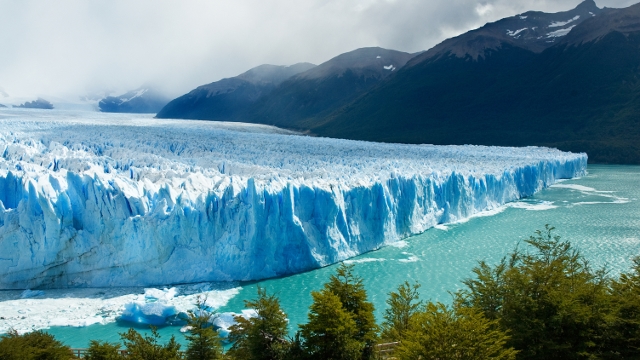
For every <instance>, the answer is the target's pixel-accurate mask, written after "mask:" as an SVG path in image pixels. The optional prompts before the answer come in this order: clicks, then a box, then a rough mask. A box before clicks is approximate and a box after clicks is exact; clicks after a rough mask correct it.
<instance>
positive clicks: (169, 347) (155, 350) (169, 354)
mask: <svg viewBox="0 0 640 360" xmlns="http://www.w3.org/2000/svg"><path fill="white" fill-rule="evenodd" d="M120 337H121V338H122V341H123V342H124V346H125V347H126V348H127V352H128V356H127V359H131V360H180V359H182V354H181V353H180V344H178V343H177V342H176V339H175V337H173V336H171V339H170V340H169V342H167V343H166V344H164V345H161V344H160V343H159V340H160V334H158V331H157V330H156V328H155V327H153V326H152V327H151V335H145V336H142V335H140V333H139V332H137V331H135V330H134V329H129V330H128V331H127V332H126V333H121V334H120Z"/></svg>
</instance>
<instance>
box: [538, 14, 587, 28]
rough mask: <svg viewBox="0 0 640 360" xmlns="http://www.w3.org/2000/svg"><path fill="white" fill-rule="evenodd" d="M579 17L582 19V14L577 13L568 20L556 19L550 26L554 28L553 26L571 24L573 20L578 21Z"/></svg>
mask: <svg viewBox="0 0 640 360" xmlns="http://www.w3.org/2000/svg"><path fill="white" fill-rule="evenodd" d="M590 14H593V13H590ZM578 19H580V15H576V16H574V17H573V18H571V19H569V20H567V21H554V22H552V23H551V24H550V25H549V27H550V28H552V27H562V26H565V25H569V24H571V23H572V22H574V21H576V20H578Z"/></svg>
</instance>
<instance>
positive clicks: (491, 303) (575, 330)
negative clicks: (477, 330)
mask: <svg viewBox="0 0 640 360" xmlns="http://www.w3.org/2000/svg"><path fill="white" fill-rule="evenodd" d="M553 230H554V229H553V228H552V227H549V226H547V227H546V228H545V230H544V231H537V232H536V234H535V235H534V236H532V237H530V238H529V239H528V240H527V241H526V243H527V244H528V245H529V246H530V247H529V248H528V249H530V250H531V251H521V250H519V249H516V250H515V251H514V252H513V253H512V254H511V255H510V256H509V257H508V258H505V259H503V260H502V261H501V262H500V263H499V264H497V265H495V266H489V265H488V264H486V263H485V262H481V263H480V264H479V266H478V267H476V268H475V269H474V270H473V272H474V273H475V278H473V279H468V280H466V281H465V282H464V283H465V285H466V286H467V289H466V290H465V291H462V292H461V293H459V294H458V296H459V298H460V299H461V301H462V302H463V303H464V304H465V305H466V306H468V307H470V308H473V309H475V310H477V311H479V312H481V313H482V314H484V316H486V317H487V318H488V319H490V320H495V321H496V324H497V325H498V327H497V328H499V329H502V330H503V331H507V332H508V334H509V335H510V337H511V339H510V340H509V341H508V342H507V344H508V346H512V347H514V348H515V349H517V350H519V351H520V353H519V354H518V359H598V358H620V356H623V358H638V356H640V353H638V337H637V334H638V321H639V320H640V318H639V316H638V315H639V314H640V312H639V311H638V310H640V307H638V298H637V296H634V294H636V295H637V294H638V291H639V287H638V284H639V282H638V277H637V274H638V265H637V264H638V262H636V268H635V270H634V273H633V274H631V275H626V274H623V275H622V276H621V277H620V280H619V281H611V280H610V279H608V278H607V276H606V272H605V270H604V269H600V270H593V269H591V267H590V266H589V263H588V262H587V261H586V259H585V258H584V257H583V256H582V255H581V254H580V252H579V251H577V250H575V249H573V248H572V247H571V244H569V243H568V242H565V241H561V240H560V237H558V236H554V235H553V234H552V231H553Z"/></svg>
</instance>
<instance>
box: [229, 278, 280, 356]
mask: <svg viewBox="0 0 640 360" xmlns="http://www.w3.org/2000/svg"><path fill="white" fill-rule="evenodd" d="M245 306H246V307H247V308H250V309H254V310H255V311H256V313H257V316H256V317H252V318H249V319H245V318H244V317H242V316H236V317H235V320H236V324H235V325H233V326H231V328H230V329H229V330H230V331H231V333H230V334H229V341H231V342H233V346H232V347H231V349H230V350H229V352H228V354H229V355H231V356H232V357H233V358H236V359H247V360H254V359H255V360H258V359H264V360H276V359H284V358H285V356H286V353H287V351H288V350H289V347H290V342H289V341H288V340H287V339H286V335H287V324H288V322H287V315H286V314H285V313H284V312H283V311H282V308H281V307H280V301H279V300H278V298H277V297H276V296H275V295H268V294H267V291H266V290H265V289H264V288H261V287H258V298H257V299H255V300H253V301H245Z"/></svg>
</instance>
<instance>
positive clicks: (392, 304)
mask: <svg viewBox="0 0 640 360" xmlns="http://www.w3.org/2000/svg"><path fill="white" fill-rule="evenodd" d="M419 288H420V284H418V283H415V284H413V286H412V285H410V284H409V282H408V281H405V282H404V283H403V284H401V285H400V286H398V290H397V292H391V293H389V298H388V299H387V305H389V307H388V308H387V309H386V310H385V311H384V320H385V321H384V323H382V335H381V337H382V339H383V340H385V341H400V340H401V339H402V338H404V334H405V332H406V331H407V329H409V320H410V319H411V318H412V317H413V315H414V314H416V313H417V312H418V311H419V310H420V309H421V308H422V301H418V299H419V296H420V295H419V293H418V289H419Z"/></svg>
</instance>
